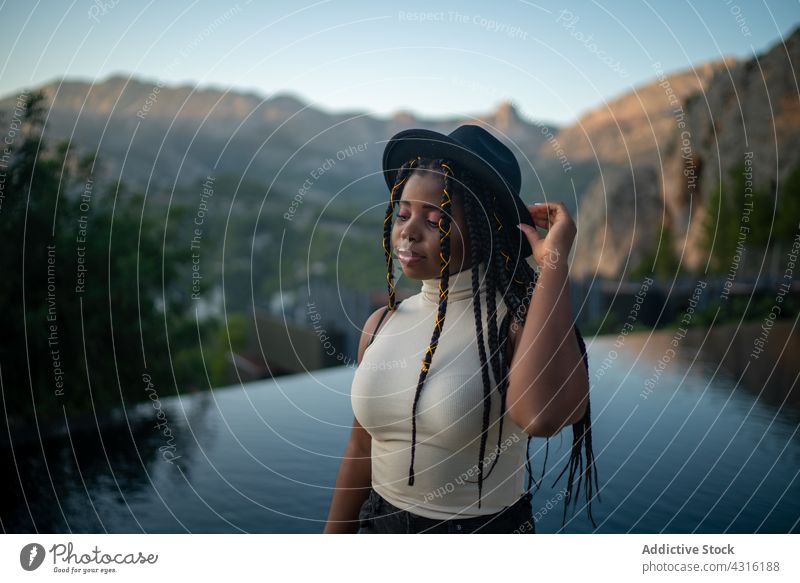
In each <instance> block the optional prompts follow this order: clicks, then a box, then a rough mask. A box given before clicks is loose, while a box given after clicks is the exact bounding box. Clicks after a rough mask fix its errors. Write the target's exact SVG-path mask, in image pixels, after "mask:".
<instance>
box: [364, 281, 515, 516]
mask: <svg viewBox="0 0 800 583" xmlns="http://www.w3.org/2000/svg"><path fill="white" fill-rule="evenodd" d="M484 275H485V271H484V268H483V265H481V266H480V271H479V276H480V280H481V307H482V310H481V316H482V318H483V322H484V343H485V347H486V354H487V358H488V355H489V351H490V349H489V344H488V336H487V334H486V332H487V330H488V328H487V326H486V318H487V310H486V297H485V295H486V282H485V280H484ZM438 298H439V280H438V279H427V280H422V288H421V290H420V292H419V293H418V294H416V295H414V296H411V297H409V298H406V299H404V300H403V302H402V303H401V304H400V305H399V306H398V307H397V310H396V311H395V312H394V313H390V314H387V315H386V318H385V320H384V322H383V325H382V326H381V328H380V330H379V331H378V335H377V336H376V337H375V339H374V341H373V342H372V344H371V345H370V346H368V347H367V349H366V350H365V352H364V356H363V358H362V361H361V364H360V365H359V366H358V368H357V369H356V371H355V376H354V378H353V385H352V390H351V402H352V406H353V412H354V414H355V417H356V419H357V420H358V422H359V423H360V424H361V425H362V426H363V427H364V428H365V429H366V430H367V431H368V432H369V433H370V435H371V436H372V487H373V489H374V490H375V491H376V492H377V493H378V494H380V495H381V496H382V497H383V498H385V499H386V500H387V501H389V502H390V503H391V504H393V505H394V506H397V507H398V508H401V509H403V510H407V511H409V512H412V513H414V514H418V515H420V516H426V517H428V518H434V519H450V518H470V517H474V516H480V515H486V514H492V513H495V512H499V511H501V510H503V508H504V507H506V506H510V505H512V504H513V503H514V502H516V501H517V500H518V499H519V497H520V496H521V495H522V494H523V493H524V491H525V483H524V482H525V455H526V446H527V438H528V436H527V434H526V433H525V432H524V430H523V429H522V428H521V427H519V426H518V425H517V424H516V423H514V422H513V421H512V420H511V418H510V417H509V416H508V414H507V413H506V415H505V419H504V421H503V435H502V438H501V442H500V448H499V449H498V447H497V440H498V430H499V423H498V420H499V413H500V396H499V394H498V392H497V390H496V384H495V383H496V379H495V378H494V375H493V373H492V370H491V367H490V368H489V374H490V379H491V386H492V392H491V403H492V406H491V414H490V419H489V434H488V440H487V442H486V449H485V452H484V459H485V460H486V462H488V463H485V465H484V481H483V490H482V495H481V507H480V508H478V459H479V454H480V432H481V427H482V424H483V380H482V377H481V372H480V357H479V354H478V344H477V340H476V336H475V315H474V312H473V299H472V272H471V268H467V269H465V270H463V271H461V272H459V273H456V274H453V275H451V276H450V282H449V297H448V304H447V313H446V315H445V320H444V326H443V328H442V334H441V336H440V338H439V344H438V346H437V348H436V351H435V352H434V354H433V360H432V362H431V367H430V371H429V372H428V376H427V378H426V380H425V383H424V385H423V387H422V392H421V394H420V398H419V402H418V404H417V442H416V453H415V459H414V485H413V486H409V485H408V473H409V466H410V464H411V413H412V406H413V401H414V393H415V391H416V387H417V381H418V380H419V374H420V370H421V366H422V360H423V357H424V355H425V351H426V349H427V347H428V345H429V343H430V340H431V335H432V334H433V327H434V323H435V321H436V314H437V309H438ZM506 311H507V308H506V306H505V304H504V303H503V302H502V299H501V296H500V294H499V293H498V294H497V312H498V318H497V322H498V326H499V324H500V322H502V319H503V317H504V316H505V314H506ZM498 452H499V453H500V455H499V456H498V455H497V453H498ZM495 458H497V465H496V466H495V468H494V469H493V470H492V472H491V474H489V475H488V477H487V475H486V472H488V470H489V467H490V466H491V464H492V462H493V461H494V460H495Z"/></svg>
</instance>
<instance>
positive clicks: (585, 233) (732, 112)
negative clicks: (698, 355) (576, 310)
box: [556, 29, 800, 278]
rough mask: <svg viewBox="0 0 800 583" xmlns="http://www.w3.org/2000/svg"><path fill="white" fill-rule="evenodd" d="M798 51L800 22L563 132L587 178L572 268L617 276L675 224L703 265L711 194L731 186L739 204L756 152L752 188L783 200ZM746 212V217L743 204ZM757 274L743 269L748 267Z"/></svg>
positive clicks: (790, 166)
mask: <svg viewBox="0 0 800 583" xmlns="http://www.w3.org/2000/svg"><path fill="white" fill-rule="evenodd" d="M799 57H800V29H797V30H795V31H794V32H793V33H792V34H791V35H790V36H789V37H787V39H786V40H785V42H781V43H778V44H776V45H775V46H773V47H772V48H770V49H769V50H768V51H766V53H765V54H763V55H756V56H754V57H753V58H752V59H747V60H742V61H736V60H733V59H724V60H721V61H718V62H714V63H706V64H704V65H702V66H700V67H694V68H693V69H690V70H688V71H683V72H678V73H675V74H672V75H663V74H661V73H660V72H659V73H658V74H657V75H656V80H655V81H653V82H651V83H648V84H646V85H644V86H642V87H641V88H638V89H636V90H634V91H632V92H631V93H628V94H625V95H622V96H620V97H619V98H617V99H615V100H613V101H612V102H610V103H609V104H608V105H603V106H602V107H598V108H597V109H595V110H593V111H591V112H589V113H587V114H586V115H584V116H583V117H582V118H581V119H580V120H579V121H578V122H577V123H576V124H575V125H573V126H570V127H567V128H564V129H562V131H561V132H559V133H558V134H557V135H556V139H557V140H558V141H559V143H560V144H561V145H562V147H563V149H564V151H565V154H566V156H567V157H568V158H569V160H570V161H571V162H572V164H573V165H574V166H576V167H579V168H580V169H581V170H582V171H583V176H582V179H583V181H584V184H585V188H583V189H582V193H583V196H582V197H581V199H580V201H581V202H580V206H579V210H578V227H579V235H578V240H577V243H576V245H575V254H574V262H573V264H572V274H573V275H574V276H575V277H577V278H581V277H591V276H593V275H594V274H598V275H601V276H606V277H614V278H616V277H620V275H621V274H622V273H623V272H627V271H629V270H630V269H632V268H636V267H637V266H638V265H640V264H642V263H645V264H648V262H649V261H650V258H651V257H652V256H653V255H654V254H655V253H656V247H657V245H658V243H659V240H660V236H659V234H660V231H661V230H662V228H665V227H666V228H667V229H668V233H669V237H667V238H666V244H668V245H670V246H671V251H672V253H674V254H675V256H677V257H680V258H681V264H682V266H683V267H684V268H685V269H687V270H690V271H694V270H700V271H702V270H703V269H704V262H705V259H706V257H705V252H704V251H703V247H702V245H701V239H702V235H703V233H702V224H703V221H704V220H705V218H706V216H707V214H708V207H709V205H710V204H711V197H712V194H713V193H714V191H715V190H719V189H720V188H721V187H722V188H723V190H724V199H728V200H730V201H733V200H734V198H735V195H736V193H735V192H734V191H733V190H731V189H732V188H733V184H734V178H733V176H734V175H735V174H737V173H738V174H739V175H741V172H742V169H743V166H744V163H745V156H746V155H747V156H750V161H751V163H752V169H753V173H752V175H753V188H754V189H755V190H760V191H764V192H767V193H769V201H770V205H771V206H774V205H775V202H776V197H778V196H779V192H778V189H777V187H776V185H777V184H778V183H783V182H785V180H786V178H787V176H788V175H789V174H790V173H791V172H792V171H794V170H795V169H796V168H798V167H800V131H798V130H800V102H798V95H799V94H798V84H797V83H798V82H797V77H796V74H795V71H796V70H797V64H798V63H800V59H799ZM721 180H722V184H721V182H720V181H721ZM735 212H736V214H737V219H739V217H740V216H741V215H742V214H743V213H744V209H736V211H735ZM769 212H770V214H771V212H772V211H771V209H770V211H769ZM751 239H752V237H751ZM662 251H663V250H662ZM758 269H759V266H758V265H749V264H744V265H742V266H741V268H740V269H739V273H740V274H745V273H747V274H748V275H753V274H755V273H757V272H758Z"/></svg>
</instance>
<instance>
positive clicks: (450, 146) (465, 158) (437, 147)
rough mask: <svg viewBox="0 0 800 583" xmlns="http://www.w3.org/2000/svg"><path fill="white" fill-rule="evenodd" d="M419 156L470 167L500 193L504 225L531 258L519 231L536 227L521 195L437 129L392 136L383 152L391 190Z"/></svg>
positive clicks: (488, 165)
mask: <svg viewBox="0 0 800 583" xmlns="http://www.w3.org/2000/svg"><path fill="white" fill-rule="evenodd" d="M417 156H421V157H423V158H446V159H448V160H452V161H453V162H454V163H455V164H457V165H460V166H462V167H466V168H468V169H469V170H470V172H471V173H472V174H474V175H475V176H476V177H477V178H478V179H480V180H481V181H482V182H484V184H486V186H488V187H489V189H490V191H492V192H496V193H497V194H499V195H500V196H498V197H497V201H498V203H499V205H500V209H498V210H499V211H500V212H501V213H502V215H503V222H504V223H505V224H507V225H511V226H512V227H513V228H510V229H509V230H508V232H507V235H508V238H509V240H510V242H511V244H512V245H513V246H514V247H515V248H517V249H519V254H520V257H523V258H526V257H528V256H530V255H531V253H532V252H533V251H532V250H531V247H530V244H529V243H528V239H527V237H525V235H524V234H523V233H522V231H520V230H519V229H517V228H516V225H517V224H519V223H524V224H527V225H530V226H531V227H534V228H535V225H534V224H533V219H532V218H531V215H530V212H528V209H527V208H526V206H525V203H524V202H523V201H522V199H521V198H520V196H519V192H517V191H516V189H515V188H514V187H513V186H512V185H510V184H508V183H507V182H506V181H505V180H504V179H503V177H502V176H501V175H500V174H499V173H498V172H497V171H496V170H495V169H494V168H493V167H492V165H491V164H490V163H489V162H487V161H486V160H485V159H483V158H482V157H480V156H479V155H477V154H475V153H474V152H473V151H471V150H469V149H467V148H465V147H464V146H463V145H462V144H460V143H459V142H457V141H456V140H454V139H452V138H451V137H450V136H448V135H445V134H441V133H439V132H435V131H433V130H426V129H409V130H403V131H401V132H399V133H397V134H395V135H394V136H392V137H391V138H390V139H389V141H388V142H387V143H386V147H385V149H384V151H383V177H384V179H385V180H386V185H387V186H388V187H389V190H391V189H392V188H393V187H394V184H395V182H396V180H397V172H398V171H399V170H400V167H401V166H402V165H403V164H404V163H405V162H408V161H409V160H412V159H414V158H416V157H417Z"/></svg>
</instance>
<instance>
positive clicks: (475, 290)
mask: <svg viewBox="0 0 800 583" xmlns="http://www.w3.org/2000/svg"><path fill="white" fill-rule="evenodd" d="M466 190H468V189H466V188H464V189H463V191H462V192H464V191H466ZM461 200H463V201H464V218H465V221H466V224H467V230H468V231H469V238H470V251H471V254H472V306H473V313H474V315H475V337H476V339H477V341H478V356H479V357H480V361H481V377H482V379H483V426H482V429H481V444H480V452H479V454H478V468H479V469H478V508H480V507H481V495H482V491H483V481H484V479H485V477H484V475H483V465H484V464H483V460H484V454H485V452H486V440H487V437H488V430H489V419H490V416H491V406H492V402H491V380H490V379H489V368H488V366H487V360H486V347H485V345H484V341H483V316H482V314H481V299H480V281H479V280H478V276H479V272H478V266H479V264H480V263H481V261H482V260H483V258H482V256H481V255H482V254H481V251H482V249H484V248H485V247H484V245H483V241H482V235H483V229H482V228H481V227H482V226H483V225H482V224H481V223H482V222H481V221H480V219H479V218H478V217H477V216H476V215H477V214H478V209H477V205H478V203H477V202H476V201H474V200H473V199H472V197H471V196H469V194H468V193H466V192H464V196H462V198H461ZM479 225H480V227H479ZM488 277H489V275H488V272H487V286H486V287H487V293H488V294H489V295H493V294H494V291H495V290H494V285H490V284H489V281H488ZM487 311H488V307H487ZM490 346H491V345H490ZM502 422H503V421H502V418H501V420H500V423H501V425H500V434H502V432H503V429H502V427H503V426H502ZM499 440H500V437H499V436H498V447H499ZM496 463H497V456H495V459H494V461H493V462H492V466H491V467H490V468H489V472H491V471H492V469H494V466H495V464H496ZM486 477H488V473H487V476H486ZM466 481H468V482H472V480H466Z"/></svg>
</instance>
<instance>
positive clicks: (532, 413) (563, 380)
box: [506, 203, 589, 437]
mask: <svg viewBox="0 0 800 583" xmlns="http://www.w3.org/2000/svg"><path fill="white" fill-rule="evenodd" d="M532 206H533V207H534V208H533V210H532V212H531V215H532V216H533V218H534V221H535V223H536V224H537V226H541V227H545V226H551V228H550V231H549V232H548V234H547V237H546V238H542V237H541V236H540V235H539V234H538V233H533V234H531V231H535V229H533V228H532V227H529V226H527V225H525V227H526V228H525V229H523V230H524V232H525V234H526V235H527V236H528V239H529V241H530V242H531V246H532V247H533V248H534V257H535V259H536V261H537V263H538V264H539V265H540V266H541V269H540V271H539V277H538V280H537V283H536V288H535V289H534V293H533V297H532V299H531V302H530V305H529V306H528V313H527V315H526V318H525V323H524V325H523V326H522V328H521V330H517V331H516V334H515V335H514V337H513V342H514V355H513V357H512V359H511V368H510V370H509V379H508V392H507V395H506V404H507V410H508V413H509V416H510V417H511V419H512V420H513V421H514V422H515V423H516V424H517V425H519V426H520V427H522V428H523V429H525V431H526V432H527V433H528V434H529V435H535V436H540V437H549V436H551V435H555V434H556V433H558V432H559V431H560V430H561V429H562V428H563V427H565V426H567V425H571V424H573V423H575V422H577V421H578V420H579V419H580V418H581V417H583V415H584V413H585V412H586V404H587V402H588V397H589V382H588V378H587V375H586V368H585V367H584V364H583V357H582V355H581V350H580V347H579V346H578V339H577V336H576V333H575V328H574V317H573V311H572V302H571V299H570V289H569V277H568V276H569V266H568V264H567V256H568V255H569V250H570V248H571V246H572V239H573V238H574V233H575V226H574V223H572V219H571V218H570V217H569V214H568V212H567V210H566V207H564V205H563V204H562V203H547V204H546V205H536V206H534V205H532ZM537 207H538V208H537ZM529 208H531V207H529ZM557 227H560V228H557ZM551 235H552V236H553V237H552V240H549V239H550V237H551Z"/></svg>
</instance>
